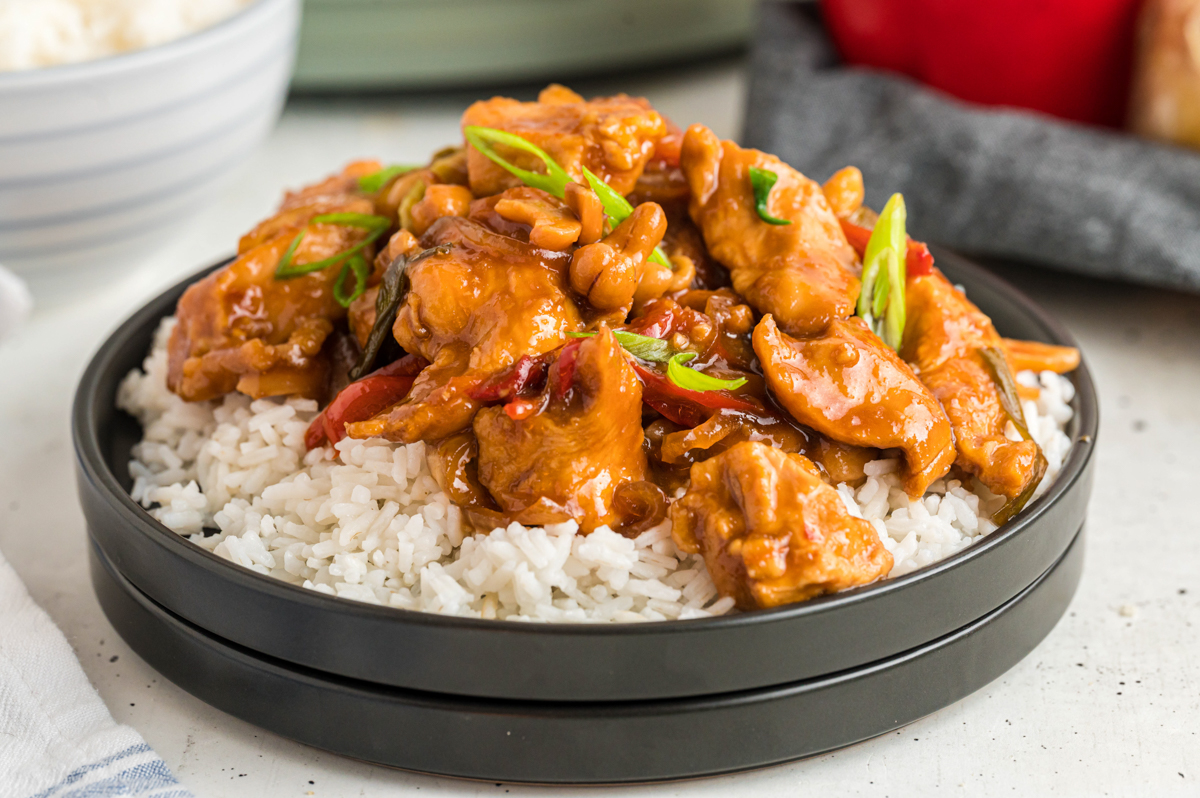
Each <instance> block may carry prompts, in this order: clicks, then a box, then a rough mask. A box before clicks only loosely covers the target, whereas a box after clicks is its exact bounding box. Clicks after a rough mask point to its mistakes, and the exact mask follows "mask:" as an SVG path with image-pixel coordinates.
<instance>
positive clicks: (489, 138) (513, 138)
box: [463, 125, 571, 199]
mask: <svg viewBox="0 0 1200 798" xmlns="http://www.w3.org/2000/svg"><path fill="white" fill-rule="evenodd" d="M463 134H464V135H465V136H466V138H467V143H468V144H470V145H471V146H472V147H474V148H475V149H477V150H479V151H480V152H481V153H483V154H484V155H486V156H487V157H488V158H489V159H490V160H491V161H492V163H495V164H496V165H498V166H501V167H503V168H504V169H507V170H508V171H509V172H511V173H512V174H514V175H516V176H517V177H518V178H520V179H521V182H523V183H525V184H526V185H528V186H533V187H534V188H540V189H541V190H542V191H545V192H546V193H548V194H553V195H554V196H556V197H558V198H559V199H563V198H564V197H565V196H566V190H567V183H570V182H571V176H570V175H569V174H567V173H566V170H564V169H563V168H562V167H561V166H559V165H558V163H557V162H556V161H555V160H554V159H553V158H551V157H550V156H549V155H547V154H546V152H545V150H543V149H542V148H541V147H539V146H537V145H536V144H533V143H531V142H528V141H526V140H525V139H523V138H521V137H520V136H518V135H516V134H515V133H509V132H507V131H504V130H497V129H496V128H493V127H479V126H478V125H467V127H465V128H463ZM494 144H503V145H505V146H507V147H512V148H513V149H514V150H520V151H521V152H527V153H529V154H530V155H533V156H535V157H537V158H539V159H540V160H541V162H542V163H543V164H545V166H546V174H544V175H543V174H539V173H537V172H531V171H529V170H528V169H522V168H521V167H519V166H517V165H515V164H512V163H509V162H508V161H507V160H506V159H505V158H504V156H502V155H501V154H500V153H498V152H496V148H495V147H494V146H493V145H494Z"/></svg>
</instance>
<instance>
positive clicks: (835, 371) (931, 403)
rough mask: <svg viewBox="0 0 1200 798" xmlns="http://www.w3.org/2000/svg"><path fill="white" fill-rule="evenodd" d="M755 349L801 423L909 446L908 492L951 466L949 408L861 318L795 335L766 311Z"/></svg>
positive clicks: (853, 439) (835, 434)
mask: <svg viewBox="0 0 1200 798" xmlns="http://www.w3.org/2000/svg"><path fill="white" fill-rule="evenodd" d="M754 352H755V354H757V355H758V359H759V361H760V362H761V363H762V369H763V374H764V375H766V378H767V384H768V385H769V386H770V387H771V391H772V392H773V393H774V395H775V398H776V399H778V400H779V403H780V404H782V405H783V406H784V407H785V408H787V410H788V412H789V413H791V414H792V416H793V417H795V419H796V420H797V421H799V422H800V423H801V424H805V425H807V426H809V427H812V428H813V429H815V430H817V431H818V432H820V433H822V434H824V435H827V436H829V437H830V438H832V439H833V440H835V441H842V442H843V443H850V444H855V445H857V446H868V447H875V448H878V449H892V448H896V449H901V450H903V452H904V460H905V467H904V471H903V473H902V477H903V480H904V490H905V491H906V492H907V493H908V495H909V496H912V497H918V496H921V495H923V494H924V493H925V490H926V488H928V487H929V485H930V483H931V482H933V481H934V480H935V479H939V478H940V477H942V476H945V474H946V472H947V471H949V470H950V466H951V465H953V463H954V439H953V437H952V434H951V431H950V421H949V420H948V419H947V418H946V413H945V412H944V411H943V410H942V407H941V405H939V404H938V401H937V399H935V398H934V395H933V394H931V393H930V392H929V389H928V388H926V387H925V386H924V385H922V384H921V381H920V380H918V379H917V378H916V376H915V375H914V374H913V372H912V369H911V368H909V367H908V364H907V363H905V362H904V361H903V360H901V359H900V358H899V357H898V356H897V355H896V353H895V352H893V351H892V350H891V349H889V348H888V346H887V345H886V344H885V343H884V342H883V341H881V340H879V338H878V337H877V336H876V335H875V334H874V333H872V332H871V331H870V330H868V329H867V326H866V325H865V324H864V323H863V321H862V319H859V318H851V319H839V320H838V321H835V322H833V324H831V325H829V328H828V329H827V330H826V331H825V332H824V333H823V334H822V335H820V336H817V337H813V338H793V337H791V336H789V335H787V334H786V333H783V332H781V331H780V330H779V329H778V328H776V326H775V320H774V319H773V318H772V317H771V316H764V317H763V320H762V321H761V322H759V324H758V326H757V327H756V328H755V329H754Z"/></svg>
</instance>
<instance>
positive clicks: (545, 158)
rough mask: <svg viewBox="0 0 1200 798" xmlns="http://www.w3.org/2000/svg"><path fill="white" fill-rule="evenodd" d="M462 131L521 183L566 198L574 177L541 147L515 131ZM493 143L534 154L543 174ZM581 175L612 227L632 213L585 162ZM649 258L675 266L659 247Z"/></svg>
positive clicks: (479, 148)
mask: <svg viewBox="0 0 1200 798" xmlns="http://www.w3.org/2000/svg"><path fill="white" fill-rule="evenodd" d="M463 134H464V135H465V136H466V138H467V143H468V144H470V145H471V146H472V147H474V148H475V149H477V150H479V151H480V152H481V153H483V154H484V155H486V156H487V157H488V158H489V159H490V160H491V161H492V163H495V164H497V165H498V166H501V167H503V168H504V169H506V170H508V171H509V172H510V173H511V174H513V175H516V176H517V177H518V178H520V180H521V182H523V183H525V185H527V186H533V187H534V188H540V189H541V190H542V191H545V192H546V193H547V194H553V195H554V196H556V197H558V198H559V199H565V198H566V196H567V184H568V183H571V182H574V181H572V180H571V176H570V175H569V174H567V171H566V170H565V169H563V168H562V167H561V166H559V165H558V162H557V161H555V160H554V159H553V158H551V157H550V156H549V155H548V154H547V153H546V151H545V150H543V149H542V148H541V147H539V146H537V145H536V144H533V143H531V142H528V141H526V140H525V139H523V138H521V137H520V136H518V135H516V134H515V133H509V132H508V131H505V130H497V129H496V128H493V127H479V126H477V125H468V126H467V127H466V128H464V129H463ZM493 144H504V145H506V146H509V147H512V148H513V149H515V150H521V151H522V152H527V153H529V154H530V155H533V156H535V157H537V158H538V159H539V160H541V162H542V163H543V164H545V166H546V174H544V175H543V174H540V173H538V172H531V171H529V170H528V169H522V168H521V167H519V166H517V165H515V164H512V163H510V162H509V161H508V160H507V159H505V158H504V156H502V155H501V154H500V153H498V152H496V149H495V147H493V146H492V145H493ZM583 176H584V178H586V179H587V181H588V185H589V186H591V189H592V191H594V192H596V196H597V197H599V198H600V204H601V205H602V206H604V212H605V213H606V214H607V215H608V218H609V222H610V223H611V224H612V226H613V227H616V226H617V225H619V224H620V223H621V222H623V221H625V220H626V219H628V218H629V215H630V214H631V213H633V206H632V205H630V204H629V200H627V199H625V198H624V197H623V196H621V195H620V194H618V193H617V191H616V190H615V189H613V188H612V186H610V185H608V183H605V182H604V181H603V180H601V179H600V178H598V177H596V175H595V174H593V173H592V171H591V170H590V169H588V168H587V167H586V166H585V167H583ZM650 260H652V261H654V262H655V263H658V264H660V265H662V266H666V267H667V268H668V269H674V268H675V267H674V266H672V265H671V261H670V260H669V259H668V258H667V256H666V255H665V254H664V253H663V251H662V249H661V247H655V248H654V254H652V255H651V256H650Z"/></svg>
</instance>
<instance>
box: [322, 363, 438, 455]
mask: <svg viewBox="0 0 1200 798" xmlns="http://www.w3.org/2000/svg"><path fill="white" fill-rule="evenodd" d="M428 365H429V361H428V360H425V359H424V358H422V357H417V356H416V355H405V356H404V357H402V358H400V359H399V360H397V361H395V362H394V363H390V364H388V365H386V366H384V367H383V368H381V369H377V370H376V371H373V372H371V373H370V374H368V375H367V376H365V377H363V378H362V379H361V380H356V381H355V382H352V383H350V384H349V385H347V386H346V387H345V388H343V389H342V390H340V391H339V392H338V395H337V396H335V397H334V398H333V401H332V402H330V403H329V404H328V405H327V406H326V407H325V409H324V410H322V411H321V412H320V413H319V414H317V417H316V418H314V419H313V420H312V423H311V424H309V425H308V431H307V432H306V433H305V434H304V445H305V446H306V447H308V448H309V449H315V448H317V447H318V446H321V445H322V444H324V443H325V441H326V440H328V441H329V442H330V443H337V442H338V441H340V440H341V439H342V438H345V437H346V425H347V424H350V423H352V422H355V421H366V420H367V419H369V418H372V417H373V416H376V415H378V414H379V413H381V412H382V411H384V410H386V409H387V408H389V407H391V406H392V405H394V404H396V403H397V402H399V401H400V400H402V399H403V398H404V397H406V396H408V392H409V391H411V390H412V386H413V382H415V381H416V379H417V375H418V374H420V373H421V370H422V369H424V368H425V367H426V366H428Z"/></svg>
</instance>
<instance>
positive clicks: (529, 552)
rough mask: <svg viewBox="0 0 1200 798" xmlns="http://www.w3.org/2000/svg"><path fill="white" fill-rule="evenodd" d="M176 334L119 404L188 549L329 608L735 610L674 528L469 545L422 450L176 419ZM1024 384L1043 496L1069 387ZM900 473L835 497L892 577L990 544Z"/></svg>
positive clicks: (505, 535) (579, 615)
mask: <svg viewBox="0 0 1200 798" xmlns="http://www.w3.org/2000/svg"><path fill="white" fill-rule="evenodd" d="M173 324H174V320H173V319H166V320H164V322H163V324H162V325H161V327H160V328H159V330H158V333H157V335H156V338H155V343H154V348H153V350H152V351H151V353H150V355H149V356H148V357H147V358H146V360H145V362H144V364H143V369H142V370H134V371H133V372H131V373H130V374H129V375H128V376H127V377H126V378H125V380H124V382H123V383H122V385H121V388H120V391H119V393H118V399H117V401H118V405H119V406H120V407H121V408H122V409H124V410H126V411H127V412H129V413H131V414H133V415H134V416H136V417H137V418H138V420H139V421H141V423H142V428H143V431H144V437H143V440H142V441H141V442H140V443H138V444H137V445H136V446H134V449H133V458H134V459H133V461H132V462H131V463H130V473H131V474H132V476H133V478H134V484H133V489H132V495H133V498H134V500H136V501H138V502H140V503H141V504H142V505H143V506H144V507H146V508H147V509H148V510H149V512H150V514H151V515H153V516H154V517H155V518H156V519H158V520H159V521H160V522H161V523H163V524H164V525H165V526H167V527H168V528H170V529H172V530H174V531H175V532H177V533H179V534H180V535H184V536H187V538H188V539H189V540H191V541H192V542H193V543H195V544H196V545H198V546H202V547H204V548H206V549H208V550H210V551H212V552H214V553H216V554H217V555H219V556H221V557H224V558H225V559H227V560H230V561H231V562H234V563H237V564H239V565H241V566H244V567H246V568H250V569H252V570H254V571H257V572H259V573H262V574H267V575H269V576H273V577H276V578H278V579H281V580H283V581H286V582H290V583H292V584H296V585H302V586H304V587H306V588H309V589H312V590H317V591H320V592H322V593H328V594H330V595H336V596H340V597H342V598H349V599H355V600H357V601H364V602H368V603H372V604H383V605H388V606H392V607H401V608H405V609H413V610H423V611H426V612H439V613H444V614H448V615H461V616H467V617H474V618H502V619H508V620H527V621H555V622H610V621H647V620H665V619H671V618H680V619H686V618H702V617H707V616H711V615H721V614H724V613H726V612H729V611H730V610H731V609H733V601H732V600H731V599H723V598H720V597H718V596H717V591H716V587H715V586H714V585H713V582H712V580H711V579H710V578H709V576H708V572H707V570H706V568H705V566H704V561H703V559H702V558H701V557H700V556H698V555H688V554H685V553H682V552H680V551H679V550H678V549H677V548H676V547H675V544H674V543H673V541H672V540H671V530H670V522H669V521H668V522H664V523H663V524H660V525H659V526H657V527H655V528H653V529H651V530H649V531H647V532H644V533H642V534H641V535H640V536H638V537H637V538H635V539H628V538H625V537H623V536H621V535H619V534H617V533H615V532H613V531H612V530H610V529H608V528H607V527H601V528H600V529H598V530H596V531H594V532H593V533H592V534H590V535H586V536H585V535H580V534H578V527H577V526H576V524H575V523H574V522H568V523H563V524H554V525H549V526H546V527H524V526H521V525H520V524H515V523H514V524H511V525H509V526H508V527H506V528H499V529H496V530H494V531H492V532H490V533H487V534H469V529H464V525H463V518H462V513H461V511H460V510H459V508H457V507H456V506H454V505H453V504H452V503H451V502H450V500H449V499H448V497H447V496H446V494H445V493H443V492H442V491H441V489H440V488H439V487H438V485H437V483H436V482H435V481H434V479H433V477H432V475H431V474H430V470H429V464H428V462H427V460H426V452H425V446H424V444H421V443H416V444H409V445H404V444H395V443H389V442H387V441H384V440H379V439H373V440H365V441H358V440H352V439H346V440H343V441H342V442H340V443H339V444H338V445H337V446H336V447H333V448H331V447H325V448H323V449H314V450H313V451H311V452H306V451H305V447H304V433H305V430H307V428H308V425H309V422H310V421H311V420H312V418H313V417H314V416H315V415H316V413H317V405H316V403H315V402H313V401H311V400H304V399H288V400H286V401H276V400H271V399H260V400H258V401H251V400H250V399H249V398H248V397H246V396H243V395H241V394H236V393H234V394H229V395H227V396H225V397H224V398H223V399H221V400H220V401H213V402H198V403H188V402H184V401H183V400H182V399H180V398H179V397H177V396H175V395H174V394H173V393H171V392H170V391H168V390H167V387H166V373H167V353H166V343H167V338H168V337H169V335H170V330H171V327H172V326H173ZM1018 380H1019V381H1020V382H1021V383H1022V384H1024V385H1027V386H1030V387H1038V388H1039V389H1040V393H1039V396H1038V399H1037V400H1036V401H1031V400H1029V401H1026V402H1025V403H1024V409H1025V415H1026V419H1027V420H1028V421H1029V425H1030V433H1031V434H1032V435H1033V437H1034V438H1035V439H1036V440H1037V442H1038V443H1039V444H1040V445H1041V447H1042V450H1043V451H1044V452H1045V454H1046V457H1047V459H1048V460H1049V468H1048V469H1047V472H1046V476H1045V478H1044V479H1043V481H1042V483H1041V485H1039V487H1038V493H1039V494H1040V493H1042V492H1044V491H1045V490H1046V488H1047V487H1048V486H1049V485H1050V483H1051V482H1053V480H1054V479H1055V477H1056V476H1057V475H1058V472H1059V470H1060V469H1061V467H1062V463H1063V459H1064V458H1065V457H1066V454H1067V452H1068V450H1069V449H1070V446H1071V442H1070V440H1069V439H1068V438H1067V436H1066V434H1064V432H1063V429H1064V427H1065V425H1066V424H1067V422H1068V421H1070V419H1071V416H1072V410H1071V407H1070V404H1069V403H1070V401H1071V399H1072V398H1073V397H1074V386H1073V385H1072V384H1071V382H1070V381H1069V380H1067V379H1066V378H1064V377H1061V376H1059V375H1057V374H1054V373H1053V372H1048V371H1047V372H1043V373H1042V374H1040V375H1038V374H1034V373H1032V372H1023V373H1021V374H1019V375H1018ZM1013 433H1014V434H1015V430H1014V431H1013ZM898 466H899V461H897V460H877V461H875V462H873V463H870V464H868V466H867V474H868V477H867V480H866V482H865V483H863V484H862V485H861V486H859V487H857V488H853V487H851V486H849V485H840V486H838V491H839V493H840V494H841V496H842V498H843V500H844V501H845V503H846V506H847V507H848V508H849V509H850V511H851V512H852V513H854V514H856V515H859V516H861V517H862V518H866V519H867V520H869V521H871V523H872V524H873V525H874V526H875V528H876V530H877V531H878V533H879V535H880V538H881V540H882V541H883V543H884V546H886V547H887V549H888V550H889V551H890V552H891V553H892V555H893V557H894V558H895V566H894V567H893V569H892V571H891V574H890V575H891V576H898V575H900V574H905V573H908V572H910V571H913V570H916V569H917V568H920V567H923V566H925V565H928V564H930V563H933V562H936V561H938V560H941V559H944V558H945V557H948V556H949V555H951V554H953V553H954V552H957V551H959V550H961V549H963V548H965V547H967V546H969V545H970V544H971V543H973V542H974V541H976V540H979V539H980V538H982V537H983V536H985V535H987V534H988V533H990V532H992V531H994V530H995V529H996V526H995V524H993V523H992V522H991V521H990V520H989V519H990V517H991V515H992V513H994V512H995V510H996V509H998V508H999V506H1000V505H1001V504H1002V503H1003V498H1001V497H997V496H994V495H992V494H991V493H990V492H988V490H987V489H986V488H985V487H983V486H982V485H981V484H979V483H978V481H975V482H974V484H971V485H963V484H961V483H960V482H959V481H958V480H954V479H942V480H938V481H937V482H935V483H934V484H933V485H932V486H931V487H930V490H929V492H928V493H927V494H926V495H925V496H924V497H922V498H921V499H920V500H915V501H914V500H910V499H909V498H908V496H907V495H906V494H905V493H904V491H903V490H902V489H901V487H900V480H899V478H898V476H897V474H896V471H897V470H898ZM206 529H207V530H208V531H209V534H207V535H206V534H205V530H206ZM212 529H216V530H218V531H217V533H216V534H212V533H211V532H212Z"/></svg>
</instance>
